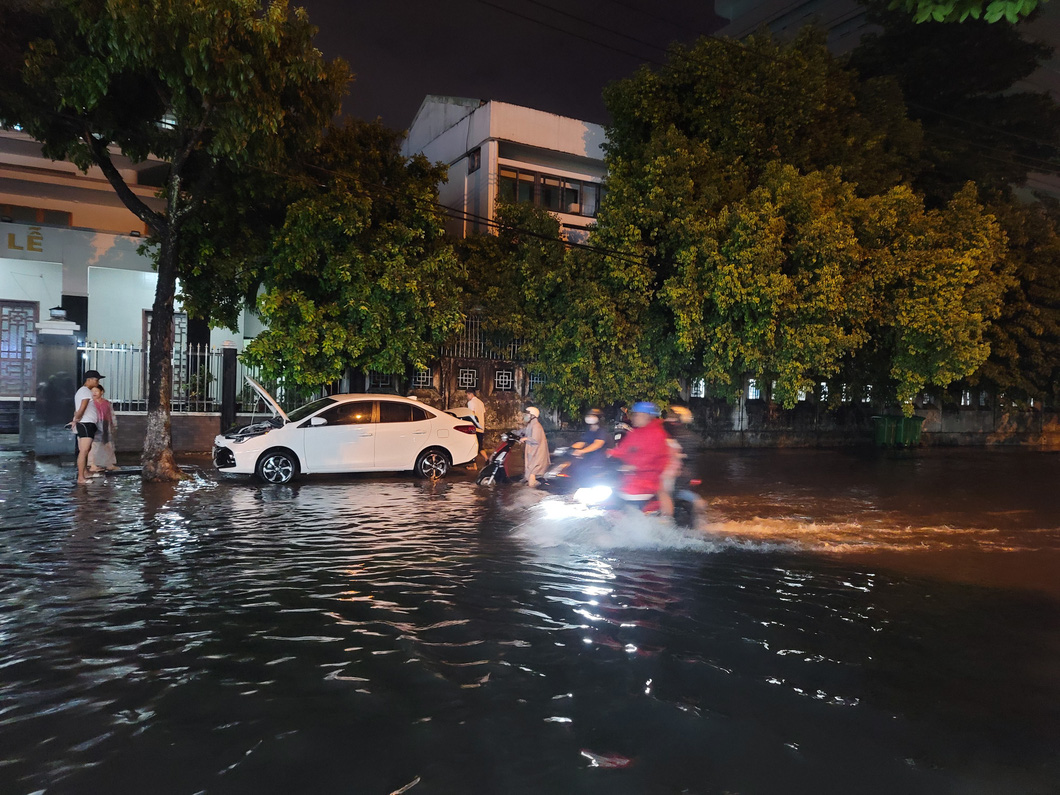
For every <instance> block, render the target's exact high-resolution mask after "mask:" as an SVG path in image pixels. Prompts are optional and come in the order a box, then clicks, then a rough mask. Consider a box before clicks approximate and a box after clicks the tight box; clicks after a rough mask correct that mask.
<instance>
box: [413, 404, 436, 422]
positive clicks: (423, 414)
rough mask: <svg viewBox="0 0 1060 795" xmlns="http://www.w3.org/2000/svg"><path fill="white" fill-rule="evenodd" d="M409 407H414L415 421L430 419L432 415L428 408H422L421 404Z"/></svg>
mask: <svg viewBox="0 0 1060 795" xmlns="http://www.w3.org/2000/svg"><path fill="white" fill-rule="evenodd" d="M409 408H411V409H412V421H413V422H423V421H424V420H429V419H430V418H431V415H430V414H428V413H427V411H426V410H424V409H421V408H420V407H419V406H410V407H409Z"/></svg>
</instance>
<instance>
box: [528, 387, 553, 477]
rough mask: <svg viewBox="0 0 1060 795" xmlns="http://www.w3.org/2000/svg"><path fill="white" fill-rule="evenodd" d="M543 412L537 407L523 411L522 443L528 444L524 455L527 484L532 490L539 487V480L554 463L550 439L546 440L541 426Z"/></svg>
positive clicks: (530, 407)
mask: <svg viewBox="0 0 1060 795" xmlns="http://www.w3.org/2000/svg"><path fill="white" fill-rule="evenodd" d="M540 417H541V410H540V409H538V407H537V406H529V407H528V408H527V409H525V410H524V411H523V421H524V422H525V423H526V427H525V428H523V439H522V441H523V442H524V443H525V444H526V451H525V453H524V454H523V455H524V459H523V460H524V462H525V464H524V467H525V468H524V475H525V476H526V484H527V485H528V486H530V487H531V488H535V487H536V486H537V479H538V478H539V477H540V476H542V475H544V474H545V473H546V472H548V468H549V466H550V465H551V463H552V460H551V458H550V457H549V454H548V439H546V438H545V429H544V427H543V426H542V425H541V419H540Z"/></svg>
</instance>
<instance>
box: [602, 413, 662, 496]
mask: <svg viewBox="0 0 1060 795" xmlns="http://www.w3.org/2000/svg"><path fill="white" fill-rule="evenodd" d="M659 413H660V412H659V407H658V406H656V405H655V404H654V403H649V402H648V401H646V400H642V401H640V402H638V403H634V404H633V411H632V412H631V419H632V422H633V428H632V430H630V432H629V433H627V434H626V435H625V436H623V437H622V440H621V441H620V442H619V443H618V446H617V447H615V448H614V449H613V450H611V451H610V455H612V456H614V457H615V458H617V459H618V460H619V461H622V462H623V463H625V464H629V465H630V466H631V467H632V469H631V470H630V471H629V472H626V473H625V474H624V475H623V478H622V486H621V492H622V498H623V499H626V500H630V501H631V502H639V503H646V502H647V501H648V500H650V499H652V498H653V497H654V496H655V495H656V494H657V493H658V491H659V482H660V479H661V478H662V474H663V472H664V471H666V467H667V465H668V464H669V463H670V455H671V453H670V443H669V435H668V434H667V433H666V429H665V428H664V427H663V422H662V420H661V419H659Z"/></svg>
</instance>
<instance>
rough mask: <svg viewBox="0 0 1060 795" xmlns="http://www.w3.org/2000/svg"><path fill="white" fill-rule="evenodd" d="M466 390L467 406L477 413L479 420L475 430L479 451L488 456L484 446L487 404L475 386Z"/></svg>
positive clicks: (484, 456) (480, 453)
mask: <svg viewBox="0 0 1060 795" xmlns="http://www.w3.org/2000/svg"><path fill="white" fill-rule="evenodd" d="M465 391H466V392H467V407H468V408H469V409H471V410H472V411H473V412H474V413H475V419H477V420H478V431H476V432H475V435H476V436H477V437H478V453H479V455H480V456H482V457H483V458H486V451H485V450H484V449H483V448H482V440H483V439H484V438H485V437H486V404H485V403H483V402H482V401H481V400H479V397H478V390H477V389H475V388H474V387H471V388H470V389H467V390H465Z"/></svg>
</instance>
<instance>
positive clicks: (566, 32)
mask: <svg viewBox="0 0 1060 795" xmlns="http://www.w3.org/2000/svg"><path fill="white" fill-rule="evenodd" d="M478 2H479V3H481V4H482V5H484V6H489V7H490V8H495V9H497V10H498V11H503V12H504V13H505V14H511V15H512V16H513V17H518V18H519V19H525V20H526V21H527V22H533V23H534V24H535V25H540V26H541V27H544V28H548V29H549V30H554V31H557V32H559V33H562V34H563V35H565V36H571V37H572V38H575V39H580V40H581V41H585V42H588V43H589V44H595V45H597V46H598V47H603V48H605V49H608V50H614V51H615V52H618V53H621V54H622V55H628V56H629V57H630V58H636V59H637V60H638V61H647V62H648V63H653V64H655V65H656V66H664V65H665V64H663V63H662V62H661V61H656V60H653V59H651V58H645V57H644V56H643V55H639V54H637V53H634V52H630V51H629V50H624V49H622V48H621V47H615V46H614V45H612V44H606V43H604V42H602V41H599V40H598V39H591V38H589V37H588V36H582V35H579V34H577V33H574V32H573V31H570V30H566V29H565V28H561V27H559V26H558V25H551V24H549V23H548V22H543V21H541V20H540V19H534V18H533V17H531V16H527V15H526V14H520V13H519V12H518V11H512V10H511V9H510V8H505V7H504V6H501V5H497V4H496V3H491V2H489V0H478ZM552 10H553V11H556V9H552ZM557 13H558V12H557Z"/></svg>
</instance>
